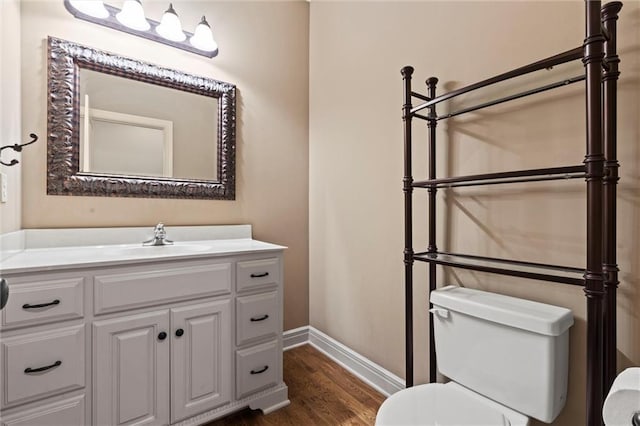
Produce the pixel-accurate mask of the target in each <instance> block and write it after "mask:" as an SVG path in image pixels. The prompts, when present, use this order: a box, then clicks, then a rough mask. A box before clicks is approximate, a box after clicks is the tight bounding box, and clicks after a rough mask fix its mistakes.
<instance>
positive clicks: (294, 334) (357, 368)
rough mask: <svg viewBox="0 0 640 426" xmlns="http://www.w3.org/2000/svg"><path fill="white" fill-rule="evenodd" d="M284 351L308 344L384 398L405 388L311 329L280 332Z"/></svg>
mask: <svg viewBox="0 0 640 426" xmlns="http://www.w3.org/2000/svg"><path fill="white" fill-rule="evenodd" d="M283 343H284V348H285V350H287V349H292V348H294V347H297V346H301V345H304V344H307V343H308V344H310V345H311V346H313V347H314V348H316V349H317V350H319V351H320V352H322V353H323V354H325V355H326V356H328V357H329V358H331V359H332V360H333V361H335V362H336V363H338V364H339V365H341V366H342V367H344V368H345V369H347V370H348V371H349V372H351V373H352V374H353V375H355V376H356V377H358V378H359V379H360V380H362V381H363V382H365V383H367V384H368V385H369V386H371V387H372V388H374V389H376V390H377V391H378V392H380V393H382V394H383V395H385V396H389V395H392V394H394V393H396V392H398V391H399V390H402V389H404V388H405V382H404V380H402V379H401V378H400V377H398V376H396V375H395V374H393V373H391V372H390V371H388V370H386V369H384V368H383V367H381V366H379V365H378V364H376V363H375V362H373V361H371V360H369V359H368V358H365V357H364V356H362V355H360V354H359V353H357V352H355V351H354V350H352V349H351V348H349V347H347V346H345V345H343V344H342V343H340V342H338V341H337V340H335V339H334V338H332V337H330V336H328V335H326V334H324V333H323V332H321V331H320V330H317V329H315V328H313V327H311V326H305V327H299V328H296V329H293V330H288V331H285V332H284V337H283Z"/></svg>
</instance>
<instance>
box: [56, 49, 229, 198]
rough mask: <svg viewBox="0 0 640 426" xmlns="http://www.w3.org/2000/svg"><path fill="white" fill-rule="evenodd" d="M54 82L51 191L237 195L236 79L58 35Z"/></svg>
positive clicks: (159, 195)
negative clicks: (163, 64)
mask: <svg viewBox="0 0 640 426" xmlns="http://www.w3.org/2000/svg"><path fill="white" fill-rule="evenodd" d="M47 89H48V93H47V95H48V99H47V135H48V142H47V194H50V195H89V196H108V197H143V198H184V199H223V200H233V199H235V148H236V144H235V133H236V115H235V113H236V87H235V85H233V84H229V83H225V82H222V81H217V80H214V79H211V78H206V77H199V76H195V75H191V74H187V73H184V72H181V71H177V70H173V69H169V68H164V67H160V66H157V65H154V64H150V63H147V62H142V61H139V60H136V59H131V58H127V57H124V56H119V55H116V54H113V53H108V52H103V51H100V50H96V49H93V48H90V47H87V46H82V45H80V44H76V43H73V42H69V41H65V40H61V39H57V38H53V37H49V40H48V83H47Z"/></svg>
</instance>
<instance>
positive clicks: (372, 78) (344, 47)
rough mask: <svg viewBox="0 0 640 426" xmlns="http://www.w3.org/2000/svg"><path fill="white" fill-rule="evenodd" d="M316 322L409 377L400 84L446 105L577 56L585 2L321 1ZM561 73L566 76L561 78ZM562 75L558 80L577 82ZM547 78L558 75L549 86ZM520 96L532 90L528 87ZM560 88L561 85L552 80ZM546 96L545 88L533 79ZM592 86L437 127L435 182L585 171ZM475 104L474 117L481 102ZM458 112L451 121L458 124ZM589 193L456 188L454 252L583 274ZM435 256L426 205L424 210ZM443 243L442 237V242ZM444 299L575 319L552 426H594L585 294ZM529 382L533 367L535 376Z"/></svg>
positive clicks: (419, 230)
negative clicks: (549, 310) (511, 303)
mask: <svg viewBox="0 0 640 426" xmlns="http://www.w3.org/2000/svg"><path fill="white" fill-rule="evenodd" d="M310 16H311V17H310V79H309V82H310V106H309V110H310V123H309V134H310V140H309V157H310V163H309V170H310V173H309V175H310V180H309V185H310V188H309V193H310V204H309V212H310V216H309V223H310V237H309V238H310V256H309V257H310V259H311V261H310V300H311V306H310V323H311V325H312V326H314V327H316V328H318V329H320V330H321V331H323V332H325V333H327V334H329V335H330V336H332V337H334V338H336V339H337V340H339V341H340V342H342V343H344V344H346V345H347V346H349V347H351V348H353V349H354V350H356V351H357V352H359V353H361V354H363V355H364V356H366V357H368V358H369V359H371V360H373V361H375V362H376V363H378V364H380V365H382V366H383V367H385V368H387V369H389V370H391V371H392V372H394V373H396V374H398V375H400V376H403V375H404V293H403V288H404V272H403V271H404V267H403V261H402V259H403V254H402V252H403V247H404V238H403V229H404V228H403V193H402V176H403V169H402V166H403V137H402V135H403V133H402V120H401V107H402V103H403V99H402V93H403V89H402V88H403V85H402V79H401V75H400V69H401V68H402V67H403V66H405V65H413V66H414V67H415V68H416V72H415V74H414V82H415V86H414V87H416V90H418V91H421V92H422V93H426V91H425V86H424V81H425V80H426V79H427V78H428V77H430V76H437V77H439V78H440V83H439V89H438V90H439V93H442V91H443V90H451V89H452V88H455V87H460V86H462V85H466V84H470V83H473V82H475V81H478V80H481V79H483V78H486V77H490V76H492V75H495V74H498V73H500V72H503V71H507V70H509V69H511V68H515V67H517V66H520V65H524V64H526V63H529V62H533V61H535V60H538V59H542V58H544V57H547V56H551V55H553V54H556V53H559V52H561V51H564V50H568V49H571V48H573V47H576V46H579V45H580V44H581V43H582V40H583V38H584V34H583V27H584V22H583V19H584V18H583V16H584V13H583V4H582V2H554V3H550V2H422V3H420V2H376V3H364V2H312V3H311V11H310ZM639 16H640V3H638V2H626V4H625V6H624V9H623V11H622V15H621V18H620V21H619V34H620V36H619V50H620V55H621V57H622V66H621V72H622V77H621V80H620V92H619V119H618V122H619V156H620V158H621V164H622V168H621V177H622V180H621V182H620V186H619V197H618V200H619V204H618V206H619V213H618V220H619V221H618V236H619V242H618V247H619V264H620V269H621V281H622V283H621V285H620V291H619V294H620V299H619V303H618V309H619V316H618V327H619V331H618V358H619V366H620V368H623V367H625V366H629V365H630V364H635V365H638V364H640V339H639V336H640V314H639V313H638V310H637V307H638V306H640V287H639V286H640V266H639V265H640V262H639V261H640V256H639V253H640V246H639V243H638V241H640V198H638V194H639V193H640V192H639V190H640V188H639V187H640V181H639V180H638V173H637V171H638V169H639V168H640V148H639V147H638V143H637V141H638V140H639V137H640V127H639V121H638V117H640V107H639V105H638V103H639V99H640V30H639V28H640V25H639V24H640V21H639V20H638V17H639ZM558 68H562V67H558ZM581 72H582V71H581V67H580V66H579V64H578V66H577V67H574V70H573V71H570V72H562V70H561V69H557V70H554V71H552V72H551V73H554V75H558V74H563V75H578V74H580V73H581ZM547 74H549V73H547ZM524 80H526V82H525V84H523V87H532V86H531V83H532V81H531V79H530V78H529V79H524ZM545 80H546V81H548V80H549V77H548V76H545ZM533 83H535V80H534V81H533ZM582 87H583V85H582V84H577V85H574V86H571V87H568V88H563V89H560V90H557V91H554V92H549V93H548V94H543V95H537V96H536V97H531V98H527V99H526V100H522V101H517V102H514V103H510V104H506V105H504V106H499V107H494V108H490V109H485V110H483V111H480V112H477V113H471V114H468V115H465V116H461V117H459V118H455V119H451V120H448V121H443V122H440V124H439V126H438V140H439V142H438V151H439V152H438V168H439V171H438V175H439V176H446V175H458V174H469V173H478V172H480V173H481V172H490V171H507V170H510V169H518V168H536V167H550V166H562V165H577V164H580V163H581V162H582V160H583V158H584V144H585V142H584V127H585V118H584V95H583V91H582ZM479 100H480V98H478V97H477V96H476V97H475V98H474V99H469V100H466V101H464V104H466V105H470V104H472V103H473V102H474V101H475V102H477V101H479ZM456 102H457V103H456V104H453V105H444V106H441V107H439V108H440V109H439V111H440V112H442V111H447V110H453V109H455V108H456V107H457V106H458V107H459V106H460V101H456ZM414 129H415V130H414V136H415V138H414V140H415V143H414V156H413V158H414V166H415V167H414V176H415V177H416V179H420V178H422V179H424V178H426V173H427V172H426V158H427V152H426V145H427V144H426V126H421V125H420V123H418V124H417V125H415V126H414ZM583 189H584V183H583V182H582V180H579V181H573V182H566V183H565V182H555V183H553V184H546V183H543V184H528V185H498V186H495V187H478V188H475V189H472V188H467V189H459V190H456V191H455V192H449V193H448V194H447V197H446V200H445V199H443V198H444V197H443V191H440V194H439V201H440V207H439V210H438V217H439V235H440V238H439V239H438V242H437V243H438V245H439V247H440V248H441V249H448V250H454V251H459V252H463V253H464V252H467V253H476V254H481V255H483V254H484V255H489V256H504V257H510V258H516V259H517V258H522V259H526V260H531V261H540V262H547V263H558V264H566V265H575V266H584V264H585V258H584V249H585V237H584V229H585V209H584V207H585V197H584V191H583ZM414 200H415V201H414V202H415V213H414V221H415V223H416V229H415V233H414V235H415V240H414V244H415V247H416V248H418V249H420V247H423V248H424V249H426V226H425V224H426V217H427V216H426V191H425V192H423V191H416V193H415V196H414ZM443 236H444V237H443ZM415 271H416V272H415V278H416V280H415V303H414V310H415V323H414V324H415V325H414V327H415V344H416V358H415V359H416V369H417V379H418V381H419V382H424V381H426V379H427V375H428V355H427V347H426V346H427V341H428V340H427V339H428V315H427V309H426V307H427V300H426V296H425V295H426V285H427V284H426V267H425V266H424V265H423V264H417V265H416V267H415ZM438 273H439V277H440V279H439V280H438V281H439V285H444V284H462V285H465V286H469V287H475V288H482V289H488V290H495V291H497V292H500V293H505V294H510V295H516V296H520V297H525V298H528V299H532V300H537V301H542V302H547V303H553V304H557V305H561V306H565V307H568V308H570V309H572V310H573V313H574V315H575V318H576V324H575V325H574V327H573V328H572V330H571V363H570V372H569V374H570V379H569V400H568V403H567V407H566V408H565V410H564V412H563V413H562V414H561V415H560V417H559V418H558V420H557V421H556V422H555V424H558V425H574V424H583V423H584V398H585V397H584V389H585V388H586V381H585V298H584V295H583V292H582V290H581V289H580V288H578V287H573V286H567V285H559V284H548V283H543V282H538V281H531V280H520V279H516V278H508V277H500V276H495V275H485V274H480V273H463V272H461V271H460V270H455V271H449V272H447V273H446V275H445V274H443V272H442V270H441V269H439V272H438ZM525 368H526V367H525Z"/></svg>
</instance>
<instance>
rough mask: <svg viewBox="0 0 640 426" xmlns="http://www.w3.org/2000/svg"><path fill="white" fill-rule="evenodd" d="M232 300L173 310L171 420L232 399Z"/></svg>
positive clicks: (183, 417)
mask: <svg viewBox="0 0 640 426" xmlns="http://www.w3.org/2000/svg"><path fill="white" fill-rule="evenodd" d="M230 306H231V302H230V301H229V300H222V301H216V302H210V303H202V304H197V305H191V306H185V307H181V308H174V309H171V339H172V340H171V422H172V423H175V422H177V421H179V420H182V419H185V418H187V417H191V416H193V415H195V414H198V413H201V412H203V411H207V410H210V409H212V408H215V407H218V406H220V405H222V404H225V403H227V402H229V400H230V395H231V371H232V368H231V367H232V366H231V328H230V323H229V321H230V315H231V309H230Z"/></svg>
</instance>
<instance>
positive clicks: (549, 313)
mask: <svg viewBox="0 0 640 426" xmlns="http://www.w3.org/2000/svg"><path fill="white" fill-rule="evenodd" d="M431 302H432V303H433V305H434V309H433V311H434V314H433V318H434V330H435V342H436V356H437V362H438V370H439V371H440V373H442V374H444V375H445V376H447V377H448V378H450V379H451V380H453V381H454V382H456V383H458V384H460V385H463V386H465V387H467V388H469V389H471V390H473V391H475V392H477V393H479V394H481V395H484V396H486V397H488V398H490V399H492V400H494V401H496V402H499V403H501V404H503V405H505V406H507V407H509V408H512V409H514V410H516V411H519V412H521V413H523V414H525V415H527V416H530V417H534V418H536V419H538V420H541V421H543V422H546V423H550V422H552V421H553V420H554V419H555V418H556V417H557V415H558V414H559V413H560V411H561V410H562V408H563V407H564V404H565V402H566V399H567V398H566V396H567V373H568V357H569V327H571V325H573V315H572V313H571V311H570V310H569V309H565V308H561V307H558V306H552V305H546V304H543V303H537V302H532V301H529V300H524V299H518V298H515V297H508V296H502V295H499V294H494V293H488V292H485V291H480V290H473V289H469V288H462V287H455V286H448V287H444V288H440V289H438V290H435V291H433V292H432V293H431Z"/></svg>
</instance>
